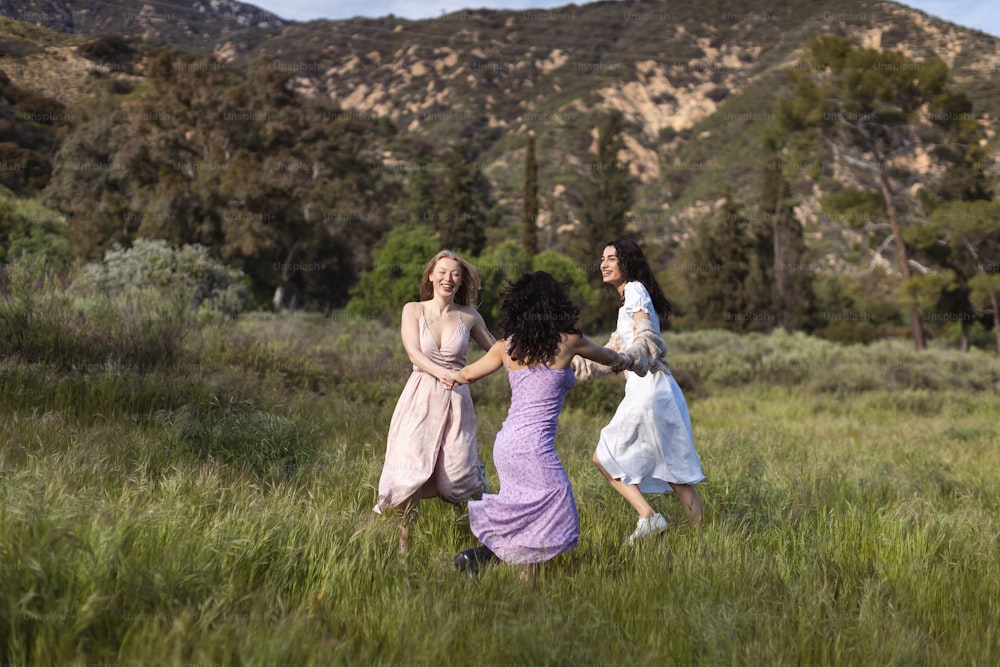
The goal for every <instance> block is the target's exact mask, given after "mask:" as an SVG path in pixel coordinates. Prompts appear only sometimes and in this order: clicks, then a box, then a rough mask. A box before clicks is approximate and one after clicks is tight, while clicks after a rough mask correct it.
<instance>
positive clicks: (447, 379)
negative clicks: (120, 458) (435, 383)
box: [441, 370, 458, 389]
mask: <svg viewBox="0 0 1000 667" xmlns="http://www.w3.org/2000/svg"><path fill="white" fill-rule="evenodd" d="M457 375H458V374H457V373H455V371H452V370H447V371H445V372H444V375H442V376H441V384H442V385H443V386H444V388H445V389H453V388H454V387H455V379H456V376H457Z"/></svg>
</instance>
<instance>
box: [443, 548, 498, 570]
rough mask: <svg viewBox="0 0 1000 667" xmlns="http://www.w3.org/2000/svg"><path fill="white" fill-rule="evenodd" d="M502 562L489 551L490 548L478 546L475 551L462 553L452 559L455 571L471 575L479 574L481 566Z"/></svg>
mask: <svg viewBox="0 0 1000 667" xmlns="http://www.w3.org/2000/svg"><path fill="white" fill-rule="evenodd" d="M498 560H500V559H499V558H497V556H496V554H494V553H493V552H492V551H490V550H489V547H486V546H478V547H475V548H474V549H466V550H465V551H460V552H458V553H457V554H456V555H455V558H453V559H452V562H453V563H455V569H457V570H458V571H459V572H468V573H469V574H470V575H476V574H479V566H480V565H485V564H487V563H492V562H495V561H498Z"/></svg>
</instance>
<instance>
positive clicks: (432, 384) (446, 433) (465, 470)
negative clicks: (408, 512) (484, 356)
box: [374, 315, 488, 513]
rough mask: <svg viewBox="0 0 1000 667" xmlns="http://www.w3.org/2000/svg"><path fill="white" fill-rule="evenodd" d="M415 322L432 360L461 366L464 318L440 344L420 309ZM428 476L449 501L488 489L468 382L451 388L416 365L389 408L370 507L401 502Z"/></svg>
mask: <svg viewBox="0 0 1000 667" xmlns="http://www.w3.org/2000/svg"><path fill="white" fill-rule="evenodd" d="M419 327H420V349H421V351H423V353H424V354H425V355H427V357H428V358H429V359H430V360H431V361H433V362H434V363H436V364H438V365H439V366H444V367H446V368H451V369H454V370H461V369H462V368H463V367H464V366H465V358H466V355H467V353H468V351H469V333H470V332H469V328H468V326H466V324H465V320H464V319H462V320H461V322H460V323H459V325H458V327H457V328H456V329H455V332H454V333H453V334H452V335H451V337H450V338H449V339H448V340H445V341H442V342H441V347H440V348H438V346H437V341H436V340H435V339H434V335H433V334H432V333H431V332H430V330H429V329H428V327H427V323H426V321H425V320H424V317H423V316H422V315H421V316H420V322H419ZM429 482H432V483H433V484H434V485H435V486H436V487H437V493H438V495H439V496H440V497H441V498H442V499H443V500H446V501H448V502H452V503H458V502H464V501H467V500H470V499H473V498H477V499H478V498H480V497H481V496H482V493H483V491H484V489H485V490H488V486H486V476H485V474H484V467H483V464H482V462H481V461H480V460H479V451H478V445H477V441H476V413H475V411H474V410H473V407H472V395H471V394H470V393H469V386H468V385H456V386H455V388H454V389H452V390H450V391H449V390H448V389H445V388H444V386H442V385H441V382H440V381H439V380H438V379H437V378H435V377H434V376H433V375H428V374H427V373H424V372H423V371H421V370H419V369H418V368H417V367H416V366H414V367H413V373H412V374H411V375H410V378H409V379H408V380H407V381H406V386H405V387H404V388H403V393H402V395H400V397H399V401H398V402H397V403H396V409H395V410H394V411H393V413H392V421H391V422H390V424H389V436H388V438H387V443H386V451H385V464H384V465H383V467H382V476H381V478H380V479H379V483H378V503H377V504H376V505H375V510H374V511H375V512H378V513H381V512H382V510H383V509H385V508H389V507H392V508H395V507H400V506H401V505H403V503H405V502H406V501H407V500H408V499H409V498H411V497H412V496H413V495H414V494H416V493H417V492H418V491H419V490H420V489H421V487H423V486H424V485H425V484H428V483H429Z"/></svg>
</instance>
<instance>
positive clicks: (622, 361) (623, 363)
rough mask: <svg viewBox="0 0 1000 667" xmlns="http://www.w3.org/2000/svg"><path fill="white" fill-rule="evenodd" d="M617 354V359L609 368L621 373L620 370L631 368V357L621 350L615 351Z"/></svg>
mask: <svg viewBox="0 0 1000 667" xmlns="http://www.w3.org/2000/svg"><path fill="white" fill-rule="evenodd" d="M616 354H617V355H618V361H616V362H615V363H613V364H611V370H613V371H614V372H615V373H621V372H622V371H627V370H631V367H632V357H630V356H629V355H627V354H623V353H621V352H618V353H616Z"/></svg>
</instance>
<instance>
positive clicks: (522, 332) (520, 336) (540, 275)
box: [497, 271, 580, 366]
mask: <svg viewBox="0 0 1000 667" xmlns="http://www.w3.org/2000/svg"><path fill="white" fill-rule="evenodd" d="M500 296H501V297H502V298H503V303H502V305H501V306H500V315H499V317H498V318H497V324H498V326H499V327H500V330H501V331H503V335H504V337H507V338H509V339H510V358H511V359H514V360H515V361H519V362H520V363H522V364H524V365H525V366H534V365H536V364H548V363H550V362H551V361H552V360H553V359H554V358H555V356H556V353H557V352H558V351H559V341H560V340H561V338H562V336H561V334H563V333H575V334H578V333H580V329H579V328H578V327H577V326H576V320H577V318H578V317H579V316H580V309H579V308H578V307H577V305H576V304H575V303H573V301H572V299H570V298H569V292H568V291H567V289H566V287H565V286H564V285H562V284H561V283H559V281H557V280H556V279H555V278H553V277H552V275H551V274H549V273H546V272H545V271H536V272H534V273H524V274H522V275H521V277H520V278H518V279H517V280H516V281H514V282H513V283H512V282H510V281H507V282H506V283H505V284H504V286H503V289H502V290H501V292H500Z"/></svg>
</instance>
